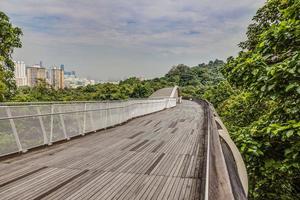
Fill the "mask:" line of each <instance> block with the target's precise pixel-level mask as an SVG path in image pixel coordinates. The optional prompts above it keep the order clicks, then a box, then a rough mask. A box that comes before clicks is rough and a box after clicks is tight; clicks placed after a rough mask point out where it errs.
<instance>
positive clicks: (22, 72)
mask: <svg viewBox="0 0 300 200" xmlns="http://www.w3.org/2000/svg"><path fill="white" fill-rule="evenodd" d="M14 64H15V71H14V73H15V80H16V85H17V87H21V86H26V85H27V77H26V66H25V63H24V62H23V61H14Z"/></svg>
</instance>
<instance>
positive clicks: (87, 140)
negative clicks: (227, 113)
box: [0, 87, 248, 200]
mask: <svg viewBox="0 0 300 200" xmlns="http://www.w3.org/2000/svg"><path fill="white" fill-rule="evenodd" d="M168 92H169V94H170V95H166V93H168ZM178 94H179V91H178V88H177V87H176V88H172V89H170V88H169V89H163V90H161V91H158V92H156V93H154V95H152V96H151V98H149V99H141V100H128V101H113V102H111V101H110V102H68V103H55V102H53V103H47V104H44V103H35V104H25V105H24V104H17V105H16V104H13V105H2V106H0V145H1V146H0V155H1V157H0V159H1V161H0V199H3V200H4V199H5V200H8V199H12V200H16V199H22V200H25V199H137V200H139V199H170V200H173V199H203V200H204V199H211V200H221V199H225V200H227V199H246V194H247V187H248V186H247V175H246V171H245V166H244V163H243V161H242V159H241V156H240V154H239V152H238V151H237V149H236V147H235V145H234V143H233V142H232V140H231V139H230V137H229V135H228V133H227V131H226V128H225V127H224V125H223V124H222V122H221V120H220V118H219V117H218V116H217V114H216V113H215V112H214V109H213V107H212V106H211V105H210V104H209V103H207V102H206V101H198V102H193V101H183V102H182V103H181V104H178V103H177V102H179V97H178ZM117 125H118V126H117ZM25 152H26V153H25Z"/></svg>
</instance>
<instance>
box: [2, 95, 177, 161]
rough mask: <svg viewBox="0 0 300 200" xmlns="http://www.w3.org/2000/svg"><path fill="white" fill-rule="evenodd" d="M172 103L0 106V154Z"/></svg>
mask: <svg viewBox="0 0 300 200" xmlns="http://www.w3.org/2000/svg"><path fill="white" fill-rule="evenodd" d="M173 106H176V99H173V98H172V99H168V98H163V99H143V100H128V101H108V102H78V103H76V102H71V103H51V104H34V103H31V104H25V105H21V104H20V105H10V106H9V105H4V106H0V156H3V155H7V154H11V153H15V152H25V151H26V150H28V149H31V148H34V147H37V146H41V145H45V144H49V145H51V144H52V143H53V142H57V141H61V140H65V139H70V138H72V137H75V136H78V135H84V134H85V133H88V132H93V131H97V130H100V129H103V128H107V127H111V126H115V125H118V124H121V123H123V122H126V121H127V120H129V119H132V118H135V117H138V116H142V115H146V114H150V113H153V112H157V111H160V110H163V109H166V108H170V107H173Z"/></svg>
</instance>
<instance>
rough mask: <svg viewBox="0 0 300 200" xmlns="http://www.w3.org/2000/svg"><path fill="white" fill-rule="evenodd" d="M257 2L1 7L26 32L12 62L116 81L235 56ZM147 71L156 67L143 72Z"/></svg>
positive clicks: (17, 2) (69, 1) (100, 1)
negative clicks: (58, 66) (72, 69)
mask: <svg viewBox="0 0 300 200" xmlns="http://www.w3.org/2000/svg"><path fill="white" fill-rule="evenodd" d="M262 4H263V1H262V0H243V1H234V0H201V1H199V0H151V1H142V0H127V1H124V0H114V1H111V0H91V1H84V0H43V1H37V0H10V1H9V0H3V1H1V2H0V9H1V10H3V11H4V12H6V13H7V14H8V15H9V16H10V17H11V20H12V22H13V23H14V24H16V25H18V26H20V27H21V28H22V29H23V30H24V39H23V43H24V48H23V49H22V50H19V51H17V53H16V57H17V58H18V59H23V60H25V61H28V62H36V61H38V60H39V59H44V60H46V61H47V63H49V64H54V63H57V62H64V63H67V64H70V65H77V66H79V65H82V64H86V65H88V66H89V67H88V68H85V69H82V68H80V67H78V68H77V69H78V70H79V71H80V72H82V73H84V74H85V75H88V74H91V76H94V77H95V78H106V77H107V75H105V74H103V73H102V72H105V73H108V74H109V76H112V77H115V78H121V77H124V76H129V75H136V74H138V75H144V76H146V77H149V76H156V75H161V74H162V73H164V72H166V71H167V70H168V68H169V65H172V64H176V63H178V62H179V63H184V62H187V64H197V63H200V62H203V61H206V60H208V59H212V58H216V57H218V58H223V59H224V58H226V57H228V56H230V55H232V54H234V53H236V52H237V51H238V48H237V46H236V45H237V43H238V42H239V41H241V40H243V38H244V36H245V31H246V27H247V24H248V23H249V22H250V19H251V18H252V16H253V15H254V14H255V11H256V10H257V8H258V7H259V6H261V5H262ZM35 49H39V51H35ZM89 50H90V51H89ZM78 54H79V55H81V56H80V57H79V58H78V56H76V55H78ZM103 54H104V55H103ZM128 57H130V58H131V57H133V58H134V59H128ZM83 60H84V61H83ZM116 60H119V62H116ZM119 64H122V66H124V68H122V69H120V70H118V71H117V73H114V71H110V70H109V69H105V68H107V67H110V66H109V65H119ZM149 66H157V67H155V70H150V71H149V70H148V68H149ZM162 67H164V68H162ZM112 68H113V67H112ZM95 71H96V72H98V75H94V74H95Z"/></svg>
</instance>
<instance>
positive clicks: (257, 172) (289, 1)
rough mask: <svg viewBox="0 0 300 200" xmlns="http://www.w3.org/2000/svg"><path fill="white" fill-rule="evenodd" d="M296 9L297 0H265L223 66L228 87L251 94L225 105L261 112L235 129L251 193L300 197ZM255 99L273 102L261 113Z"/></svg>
mask: <svg viewBox="0 0 300 200" xmlns="http://www.w3.org/2000/svg"><path fill="white" fill-rule="evenodd" d="M299 13H300V1H299V0H269V1H267V2H266V4H265V5H264V6H263V7H262V8H260V9H259V10H258V12H257V14H256V15H255V17H254V18H253V19H254V23H253V24H251V25H250V26H249V27H248V32H247V40H246V41H245V42H242V43H240V46H241V47H242V48H243V49H244V50H243V51H241V52H240V53H239V55H238V56H237V57H236V58H233V57H231V58H229V59H228V60H227V64H226V65H225V67H224V68H223V74H224V75H225V77H226V78H227V80H228V81H229V83H230V84H231V85H232V86H233V87H236V88H237V89H239V90H240V91H246V92H248V93H251V98H250V97H247V99H243V98H242V97H243V96H240V97H239V98H231V102H229V101H228V102H227V108H230V109H232V108H239V107H243V108H246V109H245V110H244V111H242V113H239V114H238V115H237V116H239V119H240V120H243V119H245V118H244V117H242V116H245V115H247V114H248V115H249V114H251V112H250V113H249V111H248V110H247V107H248V109H254V110H255V112H254V113H255V114H257V113H260V114H261V115H260V116H257V115H255V116H253V118H252V119H251V120H248V124H247V123H245V120H243V126H244V127H243V128H242V129H238V130H237V131H236V132H235V133H234V139H235V142H236V143H237V144H238V146H239V147H240V150H241V151H242V153H243V155H244V157H245V159H246V163H247V167H248V173H249V178H250V198H254V199H299V198H300V188H299V185H300V178H299V177H300V154H299V152H300V81H299V80H300V62H299V60H300V40H299V38H300V19H299V17H300V15H299ZM245 94H246V93H245ZM244 97H245V96H244ZM242 100H243V101H242ZM249 103H251V104H252V105H253V106H251V107H249ZM239 104H242V106H239ZM225 105H226V104H225ZM247 105H248V106H247ZM254 105H272V106H267V107H265V110H264V112H262V113H261V112H260V111H259V109H262V108H261V107H257V108H256V107H255V106H254ZM224 109H225V108H224ZM221 114H225V120H224V121H226V123H227V124H231V125H233V124H237V123H238V122H239V121H238V120H237V119H235V117H234V115H232V114H229V113H228V112H227V113H226V112H224V113H222V111H221ZM252 114H253V113H252ZM241 115H242V116H241ZM226 117H227V119H226ZM253 119H255V121H253Z"/></svg>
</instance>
